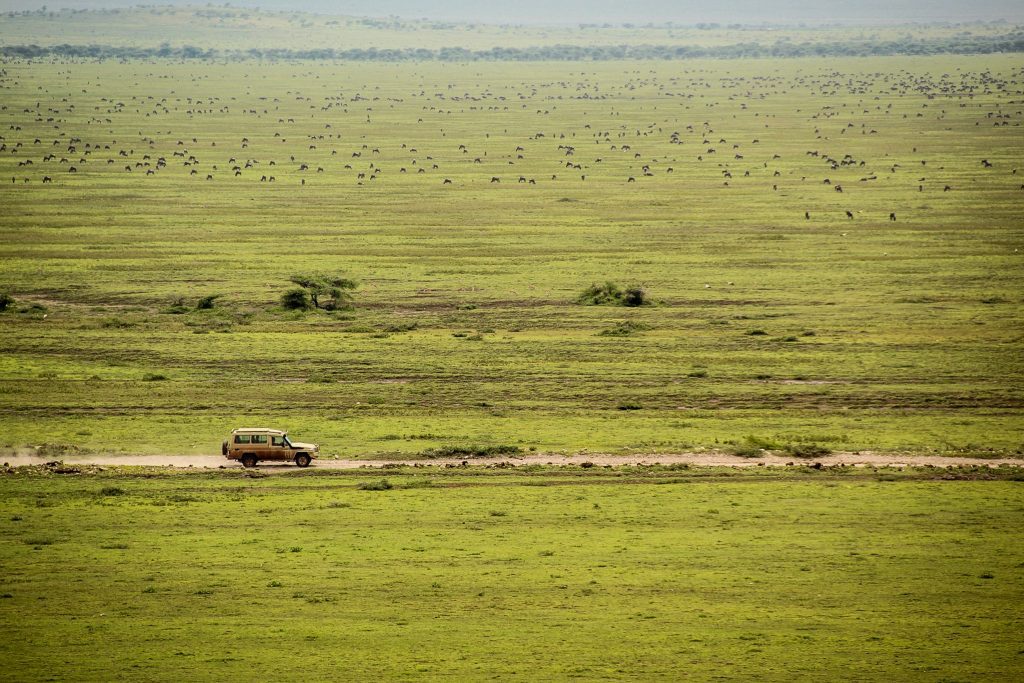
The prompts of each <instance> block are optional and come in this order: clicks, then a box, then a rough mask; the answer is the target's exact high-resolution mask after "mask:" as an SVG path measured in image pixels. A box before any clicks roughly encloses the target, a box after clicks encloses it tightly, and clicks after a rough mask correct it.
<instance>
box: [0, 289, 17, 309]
mask: <svg viewBox="0 0 1024 683" xmlns="http://www.w3.org/2000/svg"><path fill="white" fill-rule="evenodd" d="M13 305H14V299H13V298H11V295H10V294H8V293H7V292H2V293H0V313H2V312H3V311H6V310H7V309H8V308H10V307H11V306H13Z"/></svg>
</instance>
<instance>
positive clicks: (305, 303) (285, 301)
mask: <svg viewBox="0 0 1024 683" xmlns="http://www.w3.org/2000/svg"><path fill="white" fill-rule="evenodd" d="M281 305H282V306H284V307H285V309H287V310H289V311H305V310H308V309H309V293H308V292H306V290H304V289H303V288H302V287H295V288H294V289H289V290H288V291H287V292H285V293H284V294H282V295H281Z"/></svg>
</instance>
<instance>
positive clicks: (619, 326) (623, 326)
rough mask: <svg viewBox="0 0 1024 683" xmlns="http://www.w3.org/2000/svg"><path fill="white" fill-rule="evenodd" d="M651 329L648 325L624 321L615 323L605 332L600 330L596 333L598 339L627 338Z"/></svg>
mask: <svg viewBox="0 0 1024 683" xmlns="http://www.w3.org/2000/svg"><path fill="white" fill-rule="evenodd" d="M649 329H651V326H650V325H646V324H644V323H637V322H633V321H632V320H626V321H622V322H618V323H615V325H614V326H613V327H609V328H608V329H606V330H601V331H600V332H598V333H597V336H599V337H628V336H630V335H633V334H636V333H637V332H643V331H644V330H649Z"/></svg>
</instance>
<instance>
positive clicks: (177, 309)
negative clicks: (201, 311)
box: [162, 298, 189, 315]
mask: <svg viewBox="0 0 1024 683" xmlns="http://www.w3.org/2000/svg"><path fill="white" fill-rule="evenodd" d="M188 312H189V307H188V306H186V305H185V300H184V299H182V298H178V299H175V300H174V303H173V304H171V305H170V306H168V307H167V308H165V309H164V310H163V311H162V313H167V314H169V315H182V314H183V313H188Z"/></svg>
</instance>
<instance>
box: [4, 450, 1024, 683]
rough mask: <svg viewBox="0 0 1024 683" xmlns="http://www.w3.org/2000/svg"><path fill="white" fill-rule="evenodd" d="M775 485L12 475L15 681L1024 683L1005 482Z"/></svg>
mask: <svg viewBox="0 0 1024 683" xmlns="http://www.w3.org/2000/svg"><path fill="white" fill-rule="evenodd" d="M758 469H759V471H758V472H757V473H756V474H755V473H753V472H749V473H738V472H735V471H715V470H707V469H704V470H699V471H698V470H688V469H685V468H657V467H651V468H627V467H621V468H614V469H602V468H592V469H581V468H579V467H562V468H544V469H533V470H532V471H530V472H529V473H525V472H521V471H514V472H511V471H503V470H494V469H482V468H479V469H478V468H475V467H470V468H456V469H454V470H443V469H431V470H429V471H428V470H416V469H412V468H409V469H405V470H401V471H394V472H389V473H387V478H386V480H384V482H385V483H381V473H380V471H361V472H360V471H353V472H349V473H327V472H302V473H300V472H295V471H294V470H293V471H291V476H288V475H281V476H272V477H255V478H254V477H250V476H246V475H247V474H248V473H245V474H243V472H242V471H240V470H235V471H233V472H224V473H218V474H200V473H195V474H183V473H177V474H171V473H169V472H168V471H166V470H164V471H163V472H160V471H159V470H155V469H145V470H143V469H138V470H137V471H136V472H135V473H132V472H131V471H130V470H128V471H120V472H117V471H106V472H100V473H93V474H89V473H84V474H78V475H74V474H72V475H65V476H61V475H59V474H53V473H49V472H50V471H55V470H47V469H45V468H40V469H36V468H19V469H14V470H10V469H9V470H6V472H5V475H4V476H2V477H0V531H2V533H0V565H2V566H4V568H5V569H4V572H3V577H2V578H0V635H2V636H3V637H2V638H0V662H3V664H4V670H5V679H6V680H10V681H23V680H24V681H29V680H43V679H52V680H104V681H106V680H111V679H112V678H116V679H118V680H169V679H181V680H220V681H234V680H252V678H253V676H254V675H255V676H258V677H259V678H261V679H268V680H269V679H274V680H285V679H288V680H293V679H297V678H298V679H303V680H363V679H370V678H373V679H375V680H406V679H412V678H423V677H427V678H431V679H439V680H440V679H445V680H453V679H454V680H483V679H485V678H502V679H512V680H530V681H536V680H568V679H582V680H623V679H630V678H636V679H642V680H683V679H685V680H763V681H792V680H836V679H843V680H878V681H881V680H901V681H911V680H922V681H939V680H941V681H967V680H971V681H982V680H988V681H1009V680H1019V679H1020V678H1021V677H1022V675H1024V656H1022V654H1021V650H1020V639H1019V637H1018V636H1019V633H1020V629H1021V626H1022V623H1021V613H1020V610H1019V609H1018V608H1019V605H1020V604H1021V600H1022V598H1024V596H1022V594H1021V586H1022V585H1024V583H1022V580H1024V569H1022V567H1024V547H1022V546H1021V544H1020V543H1018V542H1016V541H1017V537H1018V530H1019V528H1020V525H1021V523H1022V522H1024V518H1022V513H1024V499H1022V497H1021V485H1020V482H1018V481H1013V479H1014V478H1019V474H1014V470H1012V469H1010V468H1003V469H999V470H991V471H989V470H988V469H987V468H977V469H972V468H968V469H961V470H956V471H952V472H951V471H946V470H936V469H932V470H918V471H909V470H908V471H896V470H880V471H871V470H868V469H865V468H845V469H844V468H840V469H833V470H831V471H821V472H816V471H814V470H811V469H809V468H806V469H805V468H788V469H787V470H780V469H772V468H764V469H761V468H758ZM940 475H941V477H940ZM979 478H980V479H979ZM943 479H967V480H966V481H964V480H961V481H946V480H943ZM971 479H975V480H971ZM386 486H390V487H392V488H390V489H386V488H385V487H386ZM375 489H376V490H375Z"/></svg>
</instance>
